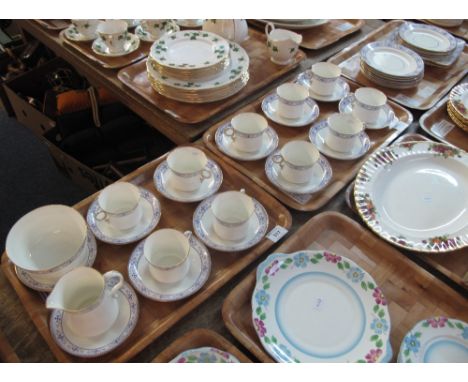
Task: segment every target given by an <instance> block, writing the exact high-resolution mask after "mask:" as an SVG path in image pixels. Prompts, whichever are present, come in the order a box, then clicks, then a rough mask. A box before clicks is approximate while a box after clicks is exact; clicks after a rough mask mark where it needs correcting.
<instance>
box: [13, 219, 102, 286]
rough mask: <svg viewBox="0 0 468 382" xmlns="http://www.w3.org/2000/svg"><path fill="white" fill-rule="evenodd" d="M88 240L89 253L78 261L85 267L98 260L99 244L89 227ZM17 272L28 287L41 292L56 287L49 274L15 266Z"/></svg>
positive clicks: (79, 264) (78, 264)
mask: <svg viewBox="0 0 468 382" xmlns="http://www.w3.org/2000/svg"><path fill="white" fill-rule="evenodd" d="M86 242H87V247H88V253H87V255H86V257H85V256H83V259H79V260H78V261H77V264H76V266H77V267H79V266H85V267H92V266H93V264H94V261H95V260H96V255H97V245H96V239H95V238H94V235H93V233H92V232H91V230H90V229H89V228H88V233H87V235H86ZM15 272H16V275H17V276H18V279H19V280H20V281H21V282H22V283H23V284H24V285H26V286H27V287H29V288H31V289H34V290H37V291H39V292H51V291H52V289H54V285H55V283H51V282H50V281H49V280H48V279H47V275H42V276H39V275H32V274H31V273H29V272H28V271H27V270H25V269H22V268H20V267H17V266H15Z"/></svg>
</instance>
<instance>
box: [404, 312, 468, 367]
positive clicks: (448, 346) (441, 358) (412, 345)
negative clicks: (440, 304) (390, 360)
mask: <svg viewBox="0 0 468 382" xmlns="http://www.w3.org/2000/svg"><path fill="white" fill-rule="evenodd" d="M398 362H425V363H426V362H444V363H446V362H457V363H468V324H467V323H466V322H463V321H460V320H457V319H455V318H447V317H431V318H428V319H426V320H422V321H419V322H418V323H417V324H416V325H415V326H414V327H413V329H411V330H410V331H409V332H408V333H407V334H406V335H405V337H404V338H403V341H402V343H401V347H400V353H399V354H398Z"/></svg>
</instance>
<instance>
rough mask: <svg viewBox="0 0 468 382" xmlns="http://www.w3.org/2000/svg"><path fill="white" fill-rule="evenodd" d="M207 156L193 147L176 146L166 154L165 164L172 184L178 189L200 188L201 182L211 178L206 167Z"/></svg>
mask: <svg viewBox="0 0 468 382" xmlns="http://www.w3.org/2000/svg"><path fill="white" fill-rule="evenodd" d="M207 164H208V158H207V157H206V155H205V153H204V152H203V151H202V150H200V149H197V148H195V147H178V148H176V149H174V150H172V151H171V152H170V153H169V155H168V156H167V165H168V166H169V169H170V170H171V172H172V185H173V187H174V188H175V189H177V190H180V191H186V192H192V191H195V190H197V189H198V188H200V186H201V184H202V182H203V181H204V180H206V179H209V178H211V176H212V174H211V171H210V170H208V169H206V165H207Z"/></svg>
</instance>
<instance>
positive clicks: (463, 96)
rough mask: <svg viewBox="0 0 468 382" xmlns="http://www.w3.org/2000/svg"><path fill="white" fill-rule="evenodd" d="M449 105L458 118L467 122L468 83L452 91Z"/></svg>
mask: <svg viewBox="0 0 468 382" xmlns="http://www.w3.org/2000/svg"><path fill="white" fill-rule="evenodd" d="M450 103H451V104H452V106H453V108H454V109H455V110H456V112H457V113H458V114H459V116H460V117H462V118H464V119H466V120H468V83H464V84H460V85H458V86H455V87H454V88H453V89H452V91H451V92H450Z"/></svg>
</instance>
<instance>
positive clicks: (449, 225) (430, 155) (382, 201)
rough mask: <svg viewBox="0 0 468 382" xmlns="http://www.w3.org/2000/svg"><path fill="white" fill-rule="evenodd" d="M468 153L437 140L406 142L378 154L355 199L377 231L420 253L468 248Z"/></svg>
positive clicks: (361, 172) (358, 185) (361, 177)
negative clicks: (436, 141)
mask: <svg viewBox="0 0 468 382" xmlns="http://www.w3.org/2000/svg"><path fill="white" fill-rule="evenodd" d="M467 174H468V154H467V153H466V152H464V151H463V150H459V149H456V148H454V147H452V146H448V145H444V144H442V143H435V142H405V143H400V144H398V145H394V146H392V147H388V148H384V149H381V150H379V151H377V152H376V153H374V154H372V155H371V156H370V158H369V159H368V160H367V161H366V162H365V163H364V165H363V166H362V167H361V169H360V170H359V173H358V175H357V177H356V185H355V187H354V200H355V203H356V208H357V210H358V212H359V214H360V216H361V218H362V219H363V220H364V221H365V222H366V223H367V225H368V226H369V228H371V229H372V230H373V231H374V232H375V233H376V234H378V235H379V236H381V237H382V238H383V239H385V240H387V241H389V242H390V243H392V244H395V245H397V246H400V247H403V248H406V249H409V250H412V251H417V252H430V253H437V252H449V251H454V250H457V249H460V248H464V247H467V246H468V176H467Z"/></svg>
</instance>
